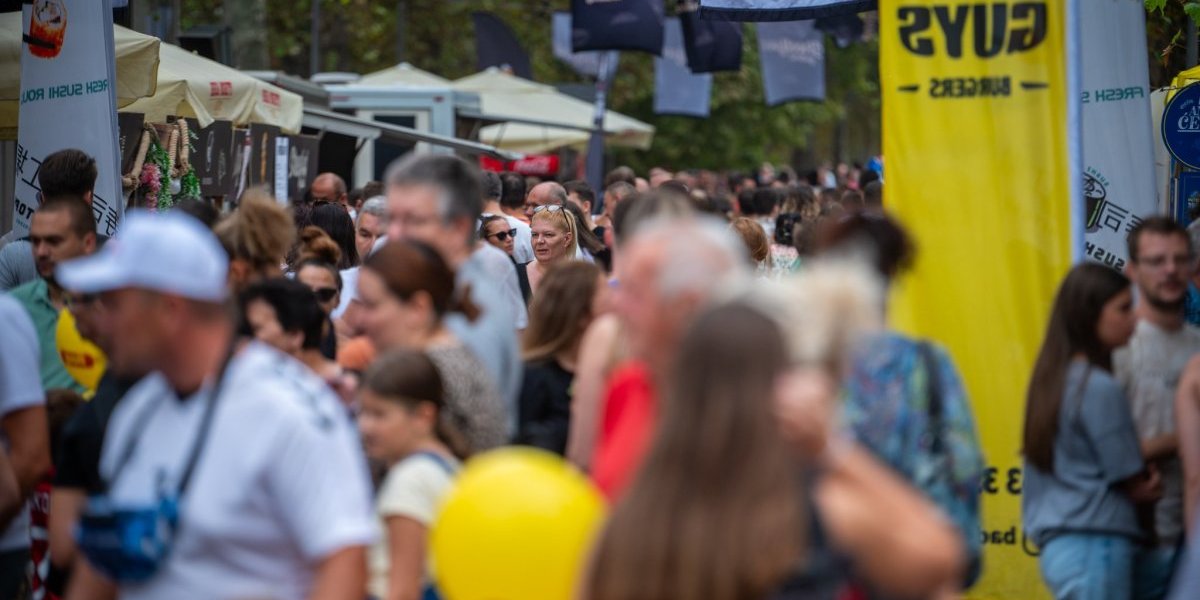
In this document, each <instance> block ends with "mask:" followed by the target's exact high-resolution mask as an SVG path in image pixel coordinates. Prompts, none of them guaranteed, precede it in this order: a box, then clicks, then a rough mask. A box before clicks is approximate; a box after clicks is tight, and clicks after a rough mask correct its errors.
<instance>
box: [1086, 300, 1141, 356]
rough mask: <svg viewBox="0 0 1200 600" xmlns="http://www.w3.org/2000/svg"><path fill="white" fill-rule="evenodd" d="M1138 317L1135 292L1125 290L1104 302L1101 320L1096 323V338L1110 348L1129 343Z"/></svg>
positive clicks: (1113, 348)
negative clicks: (1135, 308)
mask: <svg viewBox="0 0 1200 600" xmlns="http://www.w3.org/2000/svg"><path fill="white" fill-rule="evenodd" d="M1136 325H1137V317H1136V316H1134V314H1133V292H1132V291H1131V290H1125V291H1123V292H1121V293H1119V294H1117V295H1116V296H1113V297H1112V299H1111V300H1109V301H1108V302H1107V303H1105V304H1104V309H1103V310H1101V311H1100V321H1099V322H1098V323H1096V338H1097V339H1099V340H1100V343H1102V344H1104V345H1105V347H1107V348H1108V349H1109V350H1115V349H1117V348H1120V347H1121V346H1124V345H1126V344H1128V343H1129V338H1131V337H1133V330H1134V328H1135V327H1136Z"/></svg>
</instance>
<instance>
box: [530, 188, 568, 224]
mask: <svg viewBox="0 0 1200 600" xmlns="http://www.w3.org/2000/svg"><path fill="white" fill-rule="evenodd" d="M552 204H556V205H558V206H565V205H566V204H567V189H566V188H564V187H563V186H561V185H559V184H557V183H555V182H553V181H543V182H542V183H539V184H537V185H535V186H533V189H531V190H529V194H528V195H526V196H525V216H526V217H528V218H529V219H533V211H534V210H537V207H539V206H548V205H552Z"/></svg>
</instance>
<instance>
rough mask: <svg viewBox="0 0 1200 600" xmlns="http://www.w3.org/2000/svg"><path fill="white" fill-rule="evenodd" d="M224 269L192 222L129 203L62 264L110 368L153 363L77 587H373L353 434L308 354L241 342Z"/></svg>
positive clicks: (85, 524) (370, 533) (172, 594)
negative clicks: (94, 319)
mask: <svg viewBox="0 0 1200 600" xmlns="http://www.w3.org/2000/svg"><path fill="white" fill-rule="evenodd" d="M228 264H229V259H228V256H227V255H226V254H225V251H224V250H223V249H222V247H221V244H220V243H219V242H218V241H217V239H216V238H215V237H214V236H213V234H212V233H211V232H210V231H209V230H207V229H206V228H204V227H203V225H200V224H199V223H198V222H197V221H195V220H194V219H192V218H191V217H188V216H185V215H181V214H176V213H172V212H168V213H163V214H157V215H155V214H149V213H145V212H143V211H132V212H130V213H129V214H127V215H126V217H125V221H124V224H123V226H122V228H121V231H120V233H119V234H118V236H117V238H116V239H115V240H114V241H113V243H111V244H109V245H108V246H107V247H106V248H105V249H104V250H103V251H101V252H100V253H98V254H97V255H96V256H93V257H89V258H83V259H79V260H75V261H71V262H68V263H66V264H63V265H61V266H60V267H59V269H58V272H57V276H58V277H59V278H60V279H61V280H62V282H63V283H64V284H65V285H66V286H68V287H69V288H70V289H72V290H76V291H77V292H79V293H87V294H99V298H100V302H101V303H102V304H103V307H104V310H105V311H106V314H107V316H108V319H107V320H108V323H109V326H110V327H112V328H113V330H114V331H115V332H116V335H115V336H114V338H113V343H112V353H111V355H110V356H109V362H110V364H111V365H112V366H113V368H115V369H117V370H119V371H122V372H131V371H133V370H137V369H142V370H146V371H149V372H150V373H151V374H150V375H148V376H147V377H146V378H144V379H142V380H141V381H140V382H138V384H137V385H135V386H134V387H133V388H132V389H131V390H130V391H129V393H128V394H126V396H125V397H124V398H123V399H122V400H121V402H120V404H119V405H118V406H117V408H116V409H115V410H114V412H113V414H112V417H111V419H110V421H109V424H108V430H107V432H106V438H105V440H104V446H103V450H102V452H101V457H100V475H101V478H102V479H103V485H104V489H105V491H104V493H103V494H101V495H99V496H98V497H96V498H94V499H93V500H94V501H89V504H88V508H87V511H86V512H85V514H84V518H83V519H82V521H81V523H80V527H79V532H80V535H79V538H78V539H79V551H80V553H81V554H82V555H83V557H84V558H85V559H86V560H85V561H78V562H77V564H76V569H75V573H74V576H73V578H72V581H71V584H70V587H69V589H68V594H67V597H69V598H72V599H76V600H87V599H94V598H95V599H98V598H111V597H114V596H115V595H119V597H121V598H127V599H132V600H138V599H156V598H185V597H190V598H267V597H270V598H322V599H326V598H328V599H335V600H340V599H345V600H351V599H353V600H359V599H361V598H362V597H363V596H364V595H365V587H366V563H365V561H366V546H367V545H368V544H370V543H371V542H372V541H373V538H374V535H375V531H374V523H373V521H372V516H371V500H370V481H369V478H368V476H367V472H366V466H365V460H364V459H363V456H362V450H361V447H360V445H359V443H358V438H357V433H356V431H355V430H354V427H353V424H352V423H351V422H350V421H349V420H348V419H346V418H345V413H344V411H343V409H342V408H341V407H340V405H339V403H338V400H337V399H336V398H335V397H334V395H333V394H332V392H331V391H330V390H329V389H328V388H327V387H326V385H325V384H324V382H323V381H321V380H320V379H319V378H317V377H316V376H315V375H313V374H312V373H311V372H309V371H308V369H306V368H305V367H304V366H303V365H302V364H300V363H298V362H296V361H295V360H294V359H293V358H291V357H288V356H286V355H284V354H282V353H280V352H278V351H277V350H275V349H273V348H270V347H269V346H266V345H265V344H262V343H260V342H248V343H242V342H241V340H239V339H238V337H237V336H236V334H235V329H234V323H233V322H232V319H231V318H230V315H229V311H228V307H227V305H226V297H227V293H228V292H227V288H226V278H227V275H228Z"/></svg>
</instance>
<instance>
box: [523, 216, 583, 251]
mask: <svg viewBox="0 0 1200 600" xmlns="http://www.w3.org/2000/svg"><path fill="white" fill-rule="evenodd" d="M550 206H558V210H549V209H547V210H539V211H536V212H534V213H533V219H531V220H530V224H531V225H532V224H533V221H537V220H542V221H550V222H552V221H559V222H561V223H566V226H567V227H566V233H567V234H569V235H570V236H571V248H570V249H569V250H568V252H567V258H579V225H578V224H576V223H575V215H572V214H571V211H569V210H567V209H566V208H565V207H563V206H560V205H555V204H551V205H550ZM554 215H559V217H560V218H557V219H552V217H553V216H554Z"/></svg>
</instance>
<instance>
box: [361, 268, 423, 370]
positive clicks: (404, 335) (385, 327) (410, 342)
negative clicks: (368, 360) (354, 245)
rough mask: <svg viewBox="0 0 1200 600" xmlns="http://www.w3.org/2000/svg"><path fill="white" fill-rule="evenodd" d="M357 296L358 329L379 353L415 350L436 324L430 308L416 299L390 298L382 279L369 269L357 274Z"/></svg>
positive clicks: (391, 296) (392, 296)
mask: <svg viewBox="0 0 1200 600" xmlns="http://www.w3.org/2000/svg"><path fill="white" fill-rule="evenodd" d="M419 295H420V294H418V295H417V296H419ZM358 297H359V300H360V306H359V321H358V322H359V327H360V328H361V329H362V330H363V331H364V332H366V334H367V337H368V338H370V340H371V343H373V344H374V345H375V348H376V349H377V350H379V351H380V352H386V351H388V350H389V349H391V348H398V347H405V348H412V347H415V346H416V345H417V343H418V341H419V339H420V336H421V335H422V334H424V333H426V332H428V331H429V329H430V328H432V327H433V326H434V325H435V324H436V320H437V319H436V317H435V316H434V314H433V309H432V308H430V307H428V306H427V304H426V303H423V302H421V301H419V300H418V297H416V296H414V298H413V299H412V300H410V301H408V302H405V301H403V300H400V299H399V298H397V297H396V296H394V295H392V293H391V292H390V291H389V290H388V289H387V285H386V284H385V283H384V281H383V278H381V277H380V276H379V274H378V273H376V272H375V271H372V270H370V269H363V270H362V271H361V272H360V273H359V275H358Z"/></svg>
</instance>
